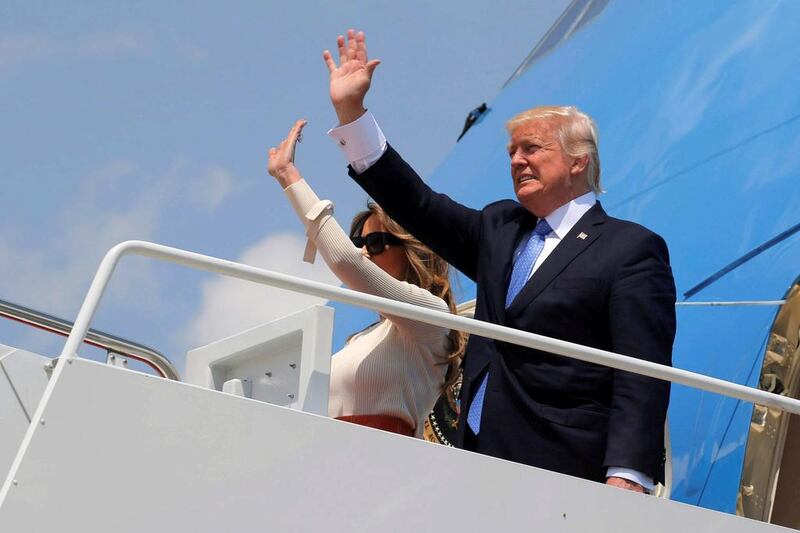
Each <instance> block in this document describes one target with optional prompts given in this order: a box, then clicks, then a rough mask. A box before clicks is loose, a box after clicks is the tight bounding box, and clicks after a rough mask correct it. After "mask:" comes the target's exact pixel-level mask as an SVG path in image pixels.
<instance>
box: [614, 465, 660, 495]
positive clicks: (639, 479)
mask: <svg viewBox="0 0 800 533" xmlns="http://www.w3.org/2000/svg"><path fill="white" fill-rule="evenodd" d="M606 477H607V478H609V477H621V478H622V479H627V480H628V481H633V482H634V483H638V484H639V485H641V486H642V487H644V488H646V489H647V490H649V491H652V490H653V486H654V485H653V478H651V477H650V476H646V475H644V474H642V473H641V472H639V471H638V470H633V469H631V468H620V467H618V466H609V467H608V472H606Z"/></svg>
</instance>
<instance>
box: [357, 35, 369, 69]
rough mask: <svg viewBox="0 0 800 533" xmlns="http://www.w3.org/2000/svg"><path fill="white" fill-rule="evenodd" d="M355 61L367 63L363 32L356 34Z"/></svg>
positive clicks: (365, 42)
mask: <svg viewBox="0 0 800 533" xmlns="http://www.w3.org/2000/svg"><path fill="white" fill-rule="evenodd" d="M356 59H358V60H359V61H361V62H362V63H366V62H367V41H366V38H365V37H364V32H363V31H360V32H358V33H357V34H356Z"/></svg>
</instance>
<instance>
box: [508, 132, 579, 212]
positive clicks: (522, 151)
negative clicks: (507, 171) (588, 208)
mask: <svg viewBox="0 0 800 533" xmlns="http://www.w3.org/2000/svg"><path fill="white" fill-rule="evenodd" d="M557 132H558V129H557V124H556V122H555V119H537V120H532V121H529V122H525V123H523V124H521V125H519V126H517V128H516V129H515V130H514V131H513V132H512V133H511V140H510V142H509V144H508V153H509V155H510V156H511V177H512V178H513V180H514V192H516V193H517V199H518V200H519V203H521V204H522V205H523V206H524V207H525V208H526V209H527V210H528V211H530V212H531V213H533V214H534V215H536V216H537V217H546V216H547V215H549V214H550V213H552V212H553V211H555V210H556V209H557V208H559V207H561V206H562V205H564V204H566V203H567V202H569V201H570V200H572V199H573V198H577V197H578V196H580V195H581V194H583V193H585V192H588V190H589V187H588V185H586V181H585V179H584V177H583V176H582V175H581V174H582V171H583V169H584V168H585V162H584V161H583V160H581V161H578V160H577V159H576V158H574V157H571V156H569V155H567V154H565V153H564V150H563V149H562V148H561V143H559V142H558V133H557Z"/></svg>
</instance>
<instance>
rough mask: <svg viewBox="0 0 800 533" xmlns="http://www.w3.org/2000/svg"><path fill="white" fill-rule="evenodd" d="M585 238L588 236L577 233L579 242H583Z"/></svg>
mask: <svg viewBox="0 0 800 533" xmlns="http://www.w3.org/2000/svg"><path fill="white" fill-rule="evenodd" d="M586 237H588V235H586V234H585V233H584V232H580V233H578V238H579V239H580V240H584V239H585V238H586Z"/></svg>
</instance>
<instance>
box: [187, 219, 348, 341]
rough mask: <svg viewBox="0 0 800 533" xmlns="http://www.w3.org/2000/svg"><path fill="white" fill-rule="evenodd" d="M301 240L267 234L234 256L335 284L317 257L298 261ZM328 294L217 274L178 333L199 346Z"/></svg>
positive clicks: (266, 266)
mask: <svg viewBox="0 0 800 533" xmlns="http://www.w3.org/2000/svg"><path fill="white" fill-rule="evenodd" d="M304 249H305V240H304V239H302V238H300V237H298V236H296V235H291V234H286V233H277V234H271V235H268V236H267V237H265V238H264V239H262V240H261V241H259V242H257V243H256V244H254V245H252V246H250V247H249V248H247V249H246V250H245V251H244V252H243V253H242V255H241V256H240V257H239V258H238V259H237V260H236V261H237V262H240V263H244V264H247V265H251V266H257V267H261V268H265V269H267V270H273V271H276V272H283V273H287V274H291V275H293V276H298V277H301V278H305V279H311V280H315V281H320V282H323V283H329V284H332V285H339V281H338V279H337V278H336V276H335V275H334V274H333V273H332V272H331V271H330V270H329V269H328V267H327V266H326V265H325V262H324V261H323V260H322V259H321V258H319V257H318V259H317V261H316V262H315V263H314V264H309V263H304V262H303V261H302V256H303V250H304ZM325 301H326V300H324V299H322V298H316V297H313V296H307V295H304V294H300V293H295V292H289V291H285V290H281V289H275V288H272V287H266V286H262V285H257V284H255V283H252V282H247V281H241V280H237V279H233V278H227V277H225V278H223V277H220V278H217V279H214V280H212V281H209V282H207V283H205V284H204V286H203V300H202V304H201V307H200V310H199V311H198V313H197V314H196V315H195V317H194V318H193V319H192V320H191V322H190V323H189V325H188V326H187V327H186V328H185V330H184V331H183V332H182V333H181V335H180V336H181V341H182V343H183V344H185V345H188V346H191V347H197V346H201V345H203V344H207V343H209V342H211V341H215V340H219V339H222V338H225V337H228V336H230V335H233V334H235V333H238V332H240V331H244V330H246V329H249V328H252V327H254V326H257V325H259V324H263V323H266V322H269V321H271V320H274V319H276V318H280V317H283V316H285V315H288V314H290V313H293V312H295V311H299V310H301V309H305V308H306V307H308V306H310V305H314V304H320V303H325Z"/></svg>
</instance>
